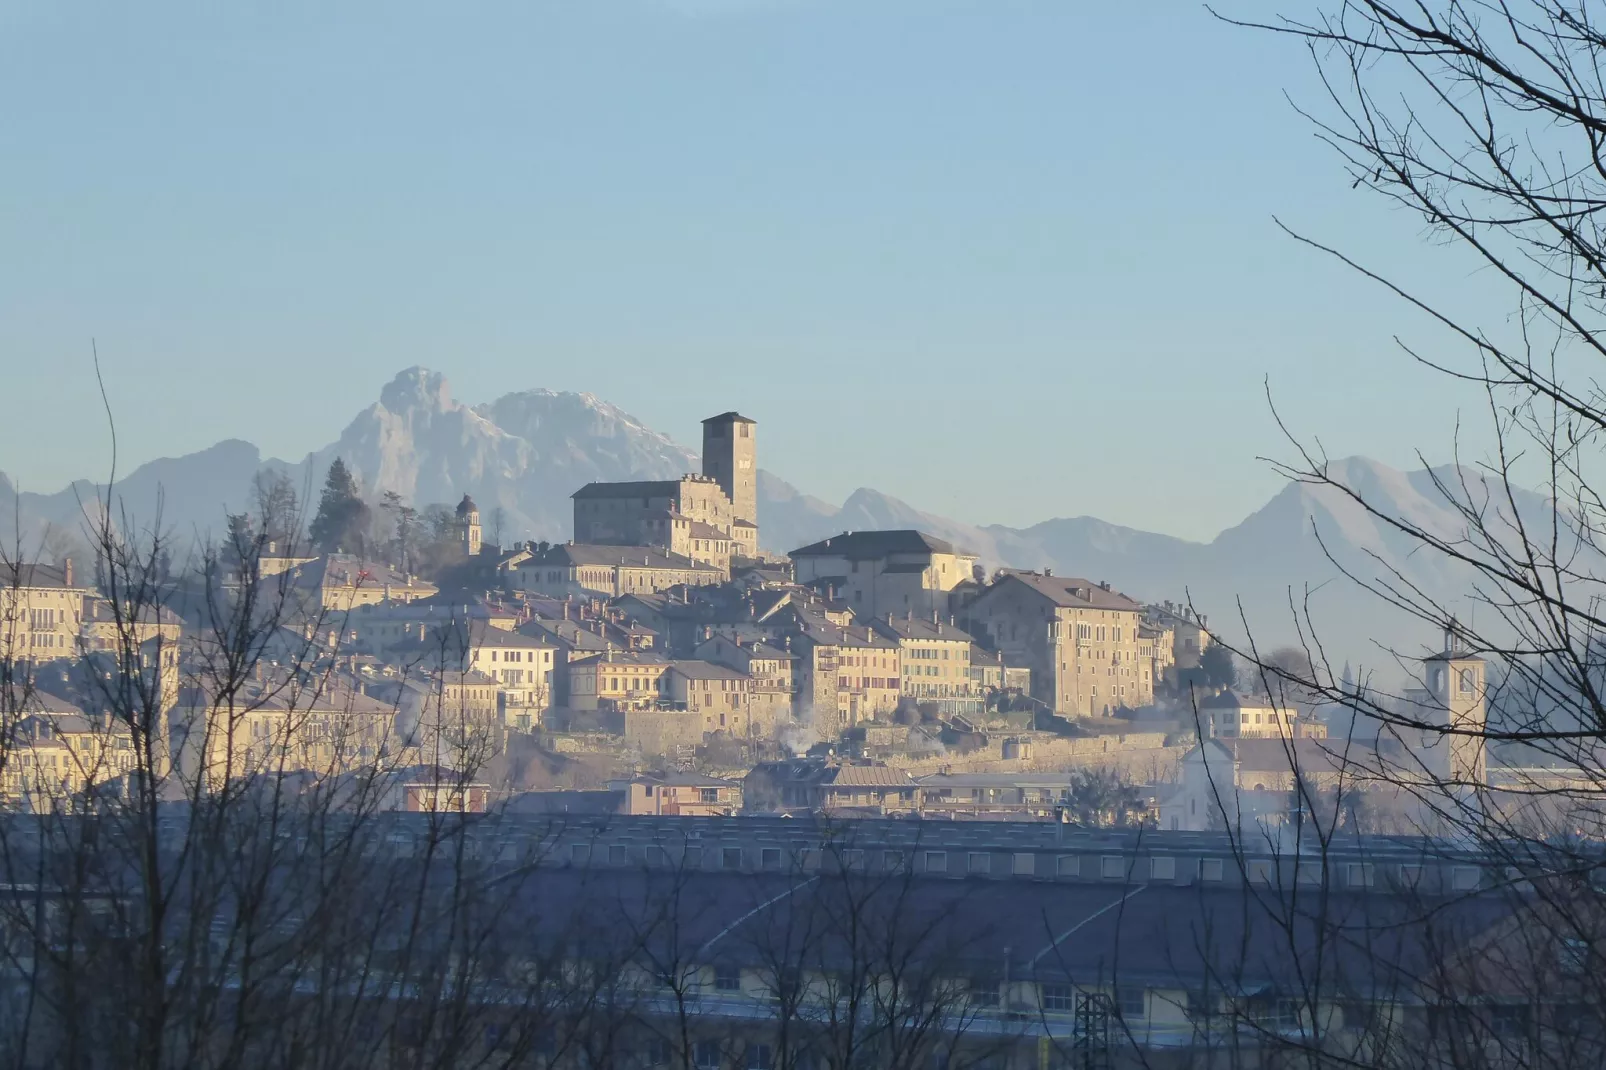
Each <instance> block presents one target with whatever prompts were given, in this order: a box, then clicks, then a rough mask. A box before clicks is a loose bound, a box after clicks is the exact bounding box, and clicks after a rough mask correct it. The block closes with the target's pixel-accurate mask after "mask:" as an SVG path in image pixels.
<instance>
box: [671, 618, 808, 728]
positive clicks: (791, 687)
mask: <svg viewBox="0 0 1606 1070" xmlns="http://www.w3.org/2000/svg"><path fill="white" fill-rule="evenodd" d="M696 657H697V658H699V659H700V660H702V661H711V662H713V663H714V664H716V665H726V666H729V667H730V668H732V669H736V670H738V671H740V672H742V673H745V674H746V675H747V676H748V677H749V678H750V679H751V680H752V689H751V691H750V692H749V698H748V703H749V705H748V718H749V720H750V723H751V724H752V731H753V734H754V735H759V736H769V735H772V734H773V733H774V732H775V730H776V729H777V728H778V727H779V726H780V725H782V724H784V723H786V722H788V721H790V720H791V719H792V706H793V702H794V700H795V699H796V666H797V661H798V658H797V655H796V654H793V653H792V652H791V651H790V650H786V649H784V648H782V647H779V646H775V645H773V644H770V643H766V642H763V641H753V640H746V641H744V640H742V639H740V638H733V637H732V636H729V635H715V636H712V637H711V638H709V639H706V640H704V641H703V642H702V643H701V644H699V645H698V647H697V650H696Z"/></svg>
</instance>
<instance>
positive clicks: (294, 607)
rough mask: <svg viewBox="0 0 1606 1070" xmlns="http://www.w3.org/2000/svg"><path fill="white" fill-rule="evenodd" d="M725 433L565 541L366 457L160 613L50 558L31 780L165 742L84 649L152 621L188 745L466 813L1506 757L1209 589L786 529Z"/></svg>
mask: <svg viewBox="0 0 1606 1070" xmlns="http://www.w3.org/2000/svg"><path fill="white" fill-rule="evenodd" d="M702 446H703V449H702V471H701V472H697V473H688V474H685V475H683V476H681V477H680V478H678V479H667V480H634V481H623V482H600V481H598V482H589V483H586V484H585V485H583V486H579V487H576V488H574V490H573V492H572V495H571V504H572V510H573V538H572V539H570V540H568V541H565V542H562V543H549V542H537V541H531V542H526V543H522V544H518V545H510V546H503V545H500V544H498V543H497V542H495V541H493V540H492V538H490V537H488V535H487V518H486V517H484V516H482V515H481V512H480V510H479V508H478V506H477V505H476V504H475V502H474V501H473V499H472V498H471V497H470V496H468V495H464V496H463V498H462V500H461V501H459V502H457V503H456V504H455V505H454V506H452V507H450V508H449V509H446V508H441V507H435V508H433V509H430V508H425V509H422V510H420V509H418V508H416V507H414V506H411V505H409V504H408V503H406V502H404V501H403V500H402V499H401V498H400V496H399V495H396V494H394V493H389V494H384V495H381V496H379V497H378V498H377V499H375V500H372V501H370V500H368V498H366V497H365V496H364V493H363V491H362V489H361V488H360V487H359V486H358V485H357V483H356V480H355V479H354V478H353V477H352V476H351V475H350V474H349V473H348V472H347V471H346V469H345V467H344V465H343V464H342V463H341V462H340V461H339V460H338V459H336V461H335V462H334V463H333V464H332V465H331V468H330V471H329V475H328V479H327V482H326V485H325V487H324V489H323V495H322V497H321V499H320V502H319V504H318V508H317V512H316V515H315V516H313V517H312V519H311V521H310V523H308V524H306V525H305V528H306V530H301V529H302V527H303V525H302V523H301V519H300V514H299V512H298V511H297V508H296V506H295V502H294V498H295V494H294V491H293V490H292V489H290V488H289V487H288V486H287V484H285V483H284V482H283V481H282V480H281V481H279V482H274V481H273V480H271V479H266V480H259V486H258V488H257V491H258V493H257V505H258V508H257V509H256V510H255V511H254V512H251V513H245V514H239V515H236V516H233V517H230V524H229V530H230V535H229V540H228V542H227V543H226V544H225V545H224V547H223V548H222V551H221V552H219V553H218V554H216V555H215V559H214V560H213V563H212V566H210V567H209V568H207V569H203V570H200V571H190V572H186V573H180V574H173V575H167V576H164V577H162V580H163V584H164V587H163V593H162V595H161V597H160V598H159V599H157V600H155V601H154V602H153V603H152V604H149V605H145V606H142V607H141V608H140V609H139V610H138V612H137V613H136V614H135V617H136V619H134V620H132V621H129V620H127V619H125V618H126V617H127V616H128V614H129V612H130V611H129V610H128V609H127V607H122V608H120V603H119V599H118V596H117V594H116V593H115V592H113V591H110V590H107V589H105V585H104V582H103V581H102V580H101V579H99V578H98V577H97V573H99V572H100V571H101V570H100V569H99V567H98V566H92V567H89V568H86V567H85V564H84V563H81V562H75V561H73V560H72V559H71V558H68V559H65V560H63V561H61V562H59V563H45V562H30V563H21V564H19V565H17V566H15V567H13V569H12V572H11V573H10V574H9V575H8V577H7V583H6V590H5V592H4V594H3V596H0V597H3V598H4V599H5V602H4V612H5V619H6V621H7V623H8V625H9V627H8V628H7V634H6V639H5V642H6V644H7V646H6V650H5V653H6V655H7V656H8V657H11V658H16V659H18V660H19V661H20V662H22V663H26V664H27V665H29V666H30V669H31V675H30V690H29V707H28V709H26V711H25V713H26V715H27V716H26V717H25V718H24V719H23V720H22V721H21V723H20V732H19V735H20V738H23V739H25V740H27V741H28V742H29V745H30V748H31V754H30V756H29V757H28V758H27V759H26V760H24V761H22V762H13V763H11V764H10V765H8V766H7V768H6V770H5V772H4V775H3V777H0V790H3V793H4V797H5V799H6V800H7V802H8V803H9V804H11V805H14V806H19V807H21V808H24V809H28V808H33V807H40V806H43V807H47V808H48V807H54V806H59V805H61V804H62V800H63V798H68V799H70V798H72V797H74V796H75V794H78V793H81V792H83V791H84V790H86V789H87V788H88V787H89V786H90V785H91V784H92V783H95V782H103V781H106V780H108V779H111V778H114V777H115V776H116V775H118V774H119V773H120V772H121V771H122V770H121V768H120V767H119V765H118V763H119V762H126V761H127V760H128V759H129V758H130V757H131V755H132V753H133V746H134V741H133V740H132V739H129V738H122V737H120V736H119V735H118V731H117V729H116V725H115V724H114V723H113V722H112V720H110V719H109V718H108V717H107V715H106V711H105V709H104V708H103V707H104V705H105V703H104V701H102V699H103V696H98V695H97V694H96V693H95V688H94V687H92V686H89V685H87V684H86V682H85V680H84V679H83V676H84V672H83V669H82V659H83V657H84V655H85V654H86V653H88V654H93V653H94V652H95V651H97V650H98V651H103V652H110V653H108V654H104V655H103V656H110V654H113V653H115V648H116V646H117V638H118V634H119V627H121V629H122V631H123V632H127V631H128V627H127V625H129V624H130V623H131V624H132V625H133V634H134V635H135V636H136V638H137V639H138V641H139V642H140V643H141V644H144V645H145V648H148V649H147V655H146V657H145V661H146V662H148V663H149V664H150V665H152V666H154V668H153V670H152V671H153V673H154V675H153V681H154V686H155V688H156V692H157V694H158V695H159V705H160V708H161V718H162V719H161V725H162V726H163V727H162V738H160V739H158V740H156V741H155V742H154V744H153V749H154V751H155V752H156V755H157V760H158V763H159V764H160V765H161V766H162V767H164V768H170V769H173V770H175V771H177V772H179V773H181V774H182V775H183V776H184V777H185V778H186V780H187V781H198V782H203V783H204V782H217V783H220V784H222V783H227V782H229V781H230V780H231V779H233V778H237V777H239V776H240V775H242V774H243V775H246V776H254V775H258V774H260V773H263V772H265V771H273V772H275V773H277V774H284V773H294V774H297V775H299V776H303V777H311V778H330V777H333V778H338V777H342V776H347V777H349V776H353V775H358V774H359V773H361V772H363V771H368V772H372V771H373V770H384V771H385V772H386V775H387V776H389V777H390V778H391V779H393V780H394V781H395V789H394V792H393V798H394V805H395V806H396V807H398V808H402V809H406V808H410V807H419V806H426V805H427V806H434V805H437V804H439V802H440V800H439V798H438V796H439V793H440V792H441V791H443V790H447V789H446V788H443V787H442V786H441V785H442V784H447V785H450V789H449V792H448V793H449V795H450V797H451V799H452V800H453V801H452V803H451V805H452V806H453V807H456V808H462V809H469V810H479V809H485V808H488V807H507V808H509V809H511V810H512V811H515V812H537V813H539V812H561V813H603V814H607V813H618V814H656V815H683V816H711V815H736V814H772V815H773V814H806V813H812V814H829V815H835V816H886V815H909V816H913V815H918V816H923V817H928V818H944V819H953V820H964V819H980V818H989V819H1010V820H1040V821H1048V820H1071V821H1076V822H1079V823H1084V824H1090V825H1101V824H1111V825H1132V826H1141V825H1150V826H1158V827H1161V828H1165V829H1170V830H1179V831H1180V830H1204V829H1210V828H1221V827H1225V826H1226V825H1228V824H1231V823H1233V822H1236V821H1239V820H1241V819H1242V818H1243V817H1244V816H1245V815H1246V814H1247V815H1249V816H1252V817H1253V818H1254V819H1255V820H1258V821H1260V822H1262V823H1267V824H1270V825H1273V826H1275V825H1277V824H1280V823H1283V822H1286V821H1288V820H1289V819H1290V817H1291V816H1293V815H1295V814H1297V812H1298V811H1299V809H1300V807H1301V804H1300V803H1299V801H1298V792H1295V791H1293V790H1292V789H1293V787H1294V785H1295V784H1296V782H1300V781H1302V780H1303V781H1306V782H1309V783H1311V784H1313V785H1315V786H1316V787H1317V788H1319V789H1325V788H1330V787H1332V786H1333V785H1334V784H1336V783H1338V782H1339V781H1340V780H1342V779H1345V778H1348V779H1349V780H1354V781H1356V782H1357V783H1356V784H1354V785H1352V786H1351V789H1352V790H1351V792H1350V794H1351V796H1353V795H1354V794H1355V793H1356V792H1363V791H1364V790H1365V789H1366V788H1367V787H1368V786H1370V787H1372V788H1373V789H1375V793H1376V794H1377V795H1378V796H1379V798H1377V799H1375V800H1374V803H1375V805H1374V806H1373V807H1371V811H1372V813H1373V814H1374V817H1373V819H1374V820H1383V819H1384V818H1386V816H1387V815H1389V814H1391V813H1393V812H1394V811H1393V810H1391V807H1390V805H1389V802H1390V801H1392V800H1396V799H1397V798H1398V797H1399V796H1400V794H1401V792H1402V788H1401V786H1400V785H1401V784H1402V783H1404V782H1409V781H1411V780H1412V778H1413V776H1414V777H1415V779H1417V780H1420V779H1421V778H1422V776H1423V775H1424V773H1423V772H1422V771H1423V770H1426V771H1427V773H1428V774H1434V775H1442V776H1447V777H1451V778H1453V779H1455V780H1457V782H1462V783H1467V782H1482V783H1488V782H1489V778H1490V775H1491V774H1490V771H1489V768H1488V763H1487V758H1486V755H1485V754H1484V753H1483V751H1482V748H1481V746H1480V747H1478V748H1475V749H1474V750H1468V748H1467V747H1458V748H1449V747H1441V748H1438V750H1436V751H1434V752H1433V753H1431V754H1427V760H1428V761H1429V762H1430V763H1431V768H1429V767H1428V766H1425V765H1423V760H1422V759H1423V754H1426V753H1427V752H1426V750H1424V751H1423V752H1422V753H1416V752H1415V751H1414V750H1413V748H1411V747H1410V746H1409V745H1407V746H1405V747H1403V748H1401V747H1400V746H1394V747H1392V748H1390V747H1388V746H1384V745H1382V743H1381V742H1380V741H1378V740H1376V739H1373V740H1370V741H1369V740H1367V739H1365V738H1364V737H1365V732H1364V729H1365V726H1364V725H1357V724H1356V723H1355V720H1356V719H1355V716H1354V714H1353V713H1352V712H1351V711H1349V710H1346V709H1343V708H1341V707H1334V706H1333V705H1332V704H1331V703H1328V704H1325V705H1324V704H1319V703H1312V702H1309V701H1301V699H1300V696H1299V695H1298V694H1296V693H1293V692H1290V691H1288V690H1286V689H1284V688H1282V687H1280V686H1277V682H1276V681H1275V680H1271V679H1268V678H1265V677H1264V675H1263V674H1262V675H1260V676H1258V677H1257V676H1255V675H1252V674H1250V673H1249V672H1247V671H1244V670H1242V669H1241V668H1240V662H1239V660H1238V659H1235V658H1234V656H1233V654H1232V653H1231V652H1230V651H1229V650H1227V649H1226V648H1225V647H1224V646H1223V645H1222V644H1220V643H1218V642H1215V641H1213V639H1212V635H1211V632H1210V630H1209V621H1208V616H1207V615H1206V614H1204V613H1201V612H1198V611H1197V610H1196V609H1195V608H1194V607H1192V606H1187V605H1181V604H1176V603H1171V602H1164V603H1160V604H1144V603H1141V602H1139V601H1137V600H1136V599H1134V598H1131V597H1129V596H1128V595H1126V594H1124V593H1123V592H1121V591H1120V590H1117V589H1115V588H1114V587H1112V585H1111V584H1109V583H1107V582H1102V581H1101V580H1099V579H1095V578H1087V577H1080V576H1070V575H1060V574H1057V573H1055V572H1054V571H1053V570H1051V569H1047V568H1044V569H1040V570H1035V571H1033V570H1023V569H1011V568H993V569H991V570H989V568H988V567H987V566H986V565H985V564H984V563H983V562H982V561H981V560H980V558H979V557H978V555H977V554H976V553H974V552H972V551H970V550H968V549H967V548H965V547H963V546H957V545H954V544H953V543H951V542H949V541H946V540H944V539H942V538H938V537H936V536H934V535H931V534H929V533H926V532H922V531H918V530H873V531H843V532H840V533H839V534H836V535H832V536H829V537H827V538H824V539H821V540H819V541H816V542H813V543H810V544H808V545H804V546H798V547H795V548H793V549H792V550H791V551H790V553H787V554H784V555H783V554H775V553H771V552H768V551H765V550H762V549H761V548H760V546H761V543H760V538H759V526H758V494H757V473H758V425H757V423H756V422H755V421H754V420H752V419H750V418H748V417H746V416H743V415H741V414H740V413H736V412H725V413H721V414H719V415H717V416H712V417H709V418H708V419H706V420H704V421H703V443H702ZM242 597H249V598H254V599H257V600H259V601H261V602H262V603H264V604H268V603H273V604H277V605H279V606H280V607H281V612H280V614H279V616H277V617H276V618H275V619H274V621H273V629H272V634H271V635H269V636H268V637H267V638H266V641H265V643H264V645H263V647H262V659H261V662H260V663H259V664H257V665H256V667H255V669H254V678H253V679H251V680H250V681H248V682H247V684H248V686H247V687H246V689H245V690H246V692H248V693H245V694H240V695H233V696H229V697H228V700H227V701H222V700H221V699H222V697H221V696H219V695H217V694H209V693H207V688H206V686H205V685H203V684H200V683H198V682H197V679H196V677H197V675H198V674H196V673H193V672H191V671H190V669H191V667H192V666H193V665H196V664H198V663H200V662H202V661H204V660H205V659H206V658H207V657H209V656H210V655H211V653H212V651H210V650H209V649H208V647H209V645H210V644H215V642H216V638H215V637H213V636H209V635H208V629H207V627H206V624H207V622H206V620H205V619H204V618H205V613H206V608H207V607H208V606H215V605H216V604H217V602H218V600H219V598H223V599H225V600H227V599H235V600H238V599H240V598H242ZM1455 642H1456V640H1455V637H1454V636H1453V635H1452V636H1449V637H1447V640H1446V643H1447V645H1446V648H1445V652H1444V653H1443V654H1442V655H1440V661H1437V662H1431V664H1433V665H1440V666H1441V668H1440V671H1438V672H1437V673H1426V674H1425V676H1424V683H1425V687H1424V688H1423V689H1420V690H1419V692H1418V693H1417V696H1416V697H1415V698H1413V699H1412V701H1413V702H1416V703H1417V704H1418V705H1419V706H1420V708H1421V709H1422V710H1424V711H1428V712H1429V714H1430V715H1431V716H1432V717H1437V718H1439V719H1440V720H1441V721H1444V722H1445V723H1455V724H1463V725H1481V724H1482V723H1483V718H1484V717H1485V714H1484V712H1483V704H1484V699H1483V691H1484V684H1483V680H1482V663H1481V662H1480V661H1479V660H1478V659H1477V658H1476V657H1474V656H1472V655H1471V654H1467V653H1465V652H1458V651H1457V650H1456V649H1455ZM90 664H93V661H91V662H90ZM1429 664H1430V663H1424V666H1425V667H1426V666H1429ZM1429 679H1431V680H1433V681H1437V682H1435V683H1430V684H1429V683H1426V681H1427V680H1429ZM1446 681H1448V682H1446ZM1452 685H1453V686H1452ZM1346 718H1347V719H1346ZM1330 734H1332V735H1334V737H1335V738H1334V740H1333V741H1332V743H1331V744H1330V743H1329V736H1330ZM1374 735H1375V732H1374ZM1340 737H1341V738H1342V746H1339V738H1340ZM1396 742H1397V741H1396ZM1469 746H1470V745H1469ZM1452 750H1453V751H1454V753H1453V754H1452ZM1407 767H1414V768H1415V769H1416V770H1417V772H1415V773H1411V772H1409V771H1408V768H1407ZM1495 776H1496V779H1498V778H1499V777H1501V776H1504V777H1506V778H1507V779H1510V776H1511V774H1510V773H1509V772H1502V771H1499V770H1497V771H1496V773H1495ZM1223 778H1224V779H1223ZM1368 781H1370V785H1368V783H1367V782H1368ZM1223 782H1224V783H1227V784H1229V785H1230V786H1231V789H1232V790H1231V791H1230V792H1227V793H1223V792H1221V791H1220V787H1219V786H1220V784H1221V783H1223ZM1378 815H1381V816H1378ZM1395 816H1396V817H1400V816H1401V815H1400V814H1398V813H1395Z"/></svg>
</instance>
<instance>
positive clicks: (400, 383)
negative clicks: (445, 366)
mask: <svg viewBox="0 0 1606 1070" xmlns="http://www.w3.org/2000/svg"><path fill="white" fill-rule="evenodd" d="M379 404H380V405H382V406H384V407H385V408H386V409H389V410H390V411H391V412H394V413H398V414H400V413H407V412H411V411H417V410H420V409H422V410H426V411H430V412H447V411H449V410H451V409H455V408H458V407H459V406H458V405H456V404H455V403H454V402H453V401H452V388H451V384H450V383H448V382H447V381H446V376H444V375H442V374H441V373H440V372H436V371H430V370H429V369H428V368H425V367H423V366H422V365H418V364H415V365H413V366H412V367H411V368H407V369H405V370H403V371H400V372H397V373H396V377H395V378H394V379H392V380H391V381H390V382H388V383H386V384H385V387H384V389H382V390H381V391H380V392H379Z"/></svg>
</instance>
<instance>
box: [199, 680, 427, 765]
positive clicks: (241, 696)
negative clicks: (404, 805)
mask: <svg viewBox="0 0 1606 1070" xmlns="http://www.w3.org/2000/svg"><path fill="white" fill-rule="evenodd" d="M396 714H397V708H396V706H394V705H392V704H391V703H388V702H383V701H380V700H378V699H375V698H371V697H369V696H368V695H366V694H364V693H363V692H362V691H361V690H359V689H356V688H354V687H352V686H350V685H349V684H346V683H338V682H337V683H333V684H331V683H329V682H327V681H323V680H319V681H314V682H310V683H304V682H300V681H296V680H290V679H282V680H273V681H265V682H253V683H251V684H249V685H248V686H246V687H245V688H243V689H241V690H240V691H239V692H238V693H237V694H233V695H226V696H213V695H210V694H208V693H207V692H206V691H204V690H203V689H201V688H197V687H186V688H183V689H181V691H180V696H179V704H178V708H177V710H176V711H175V712H174V715H173V735H174V740H175V743H174V751H175V753H176V755H177V761H178V769H179V772H180V774H181V775H183V776H185V777H187V778H188V777H199V778H202V779H203V780H204V781H205V783H206V784H208V785H209V786H210V787H213V788H218V787H222V786H223V785H225V784H228V783H235V782H238V781H240V780H244V779H248V778H251V777H257V776H278V775H283V774H288V773H310V774H313V775H318V776H335V775H339V774H341V773H347V772H351V771H352V770H355V769H359V768H362V767H365V766H374V765H382V764H389V763H397V762H400V761H401V759H402V750H403V743H404V741H403V739H402V735H401V734H400V733H399V732H398V729H397V725H396V719H397V718H396Z"/></svg>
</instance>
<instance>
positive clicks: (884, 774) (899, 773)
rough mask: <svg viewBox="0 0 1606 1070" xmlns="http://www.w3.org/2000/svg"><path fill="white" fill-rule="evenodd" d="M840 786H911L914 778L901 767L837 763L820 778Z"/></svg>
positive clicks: (913, 784) (826, 782)
mask: <svg viewBox="0 0 1606 1070" xmlns="http://www.w3.org/2000/svg"><path fill="white" fill-rule="evenodd" d="M821 782H822V783H825V784H834V785H836V786H837V787H841V788H912V787H915V786H916V784H915V782H914V779H913V778H912V777H911V776H910V775H909V774H908V773H905V772H904V771H903V770H902V769H893V768H892V767H891V766H886V765H838V766H835V767H833V768H832V769H830V770H828V773H827V775H826V776H825V777H823V778H822V780H821Z"/></svg>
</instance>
